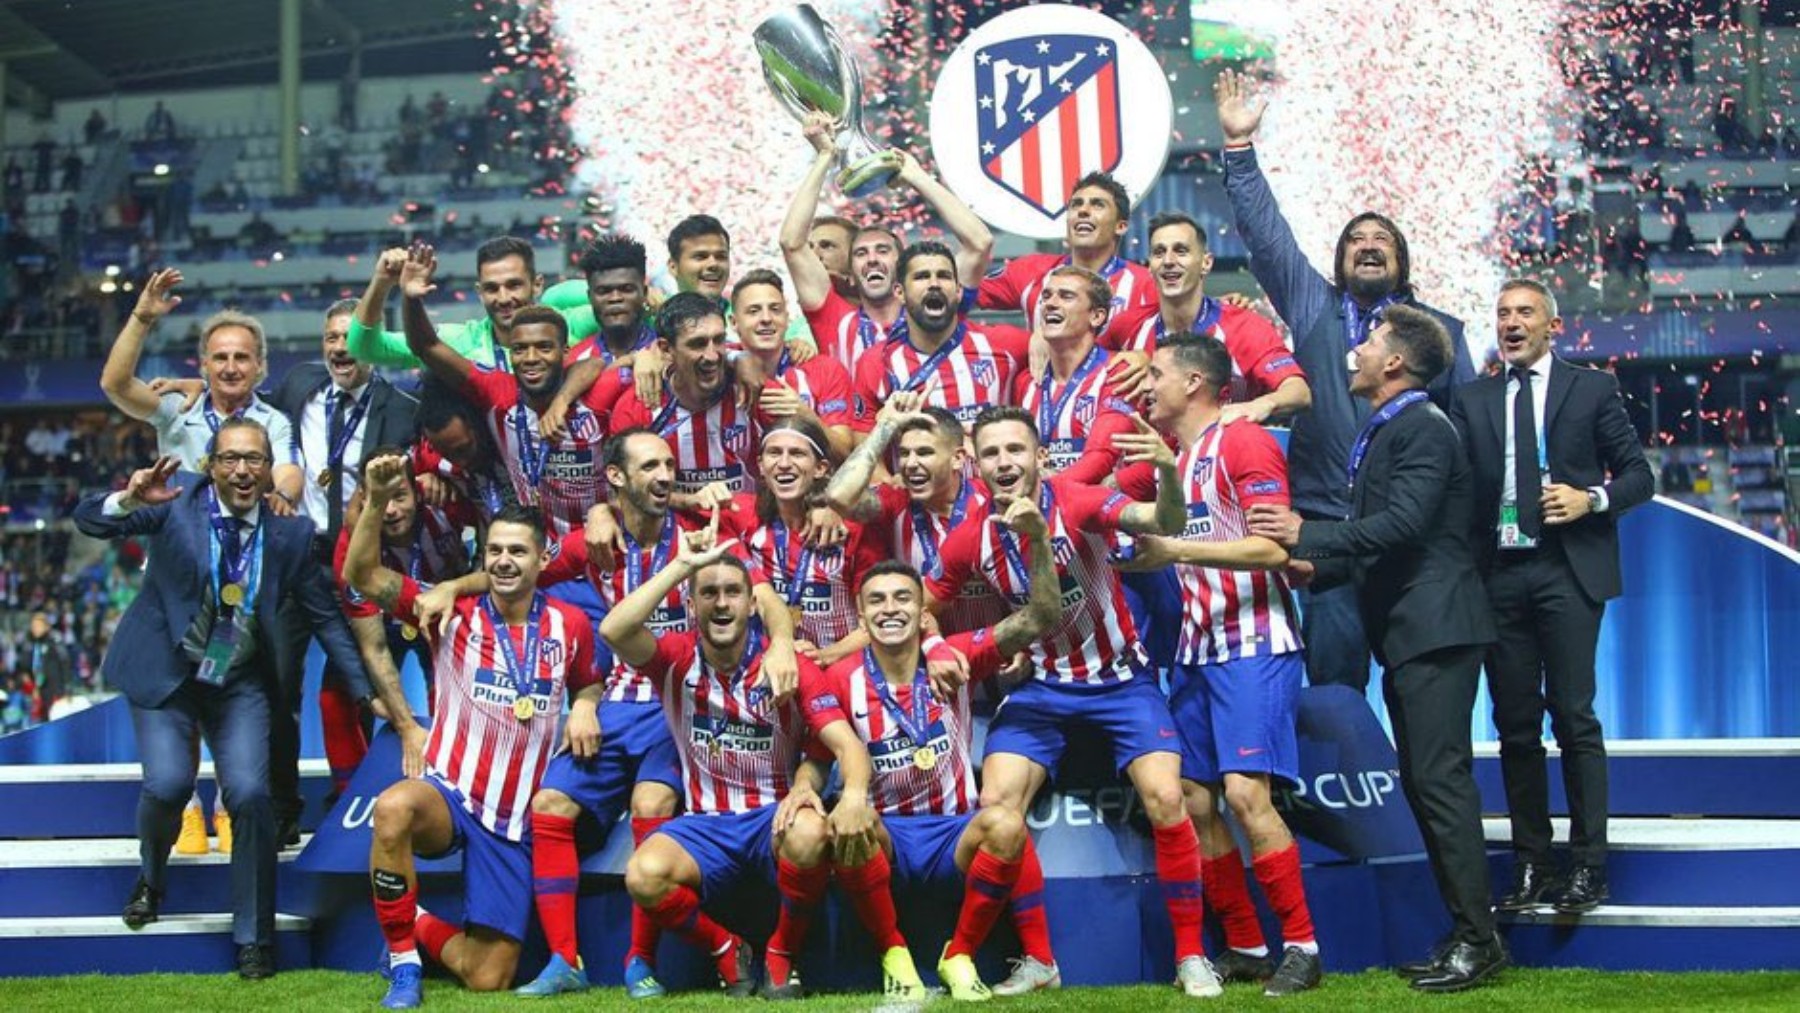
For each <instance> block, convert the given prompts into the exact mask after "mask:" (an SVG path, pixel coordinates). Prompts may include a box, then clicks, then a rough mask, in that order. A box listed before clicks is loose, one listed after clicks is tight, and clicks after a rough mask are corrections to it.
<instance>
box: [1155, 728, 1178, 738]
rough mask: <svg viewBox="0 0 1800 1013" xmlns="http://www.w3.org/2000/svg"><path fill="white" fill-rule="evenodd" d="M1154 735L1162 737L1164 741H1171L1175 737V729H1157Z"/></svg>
mask: <svg viewBox="0 0 1800 1013" xmlns="http://www.w3.org/2000/svg"><path fill="white" fill-rule="evenodd" d="M1156 734H1158V735H1160V736H1162V737H1163V738H1165V739H1172V738H1174V737H1175V729H1173V728H1158V729H1157V730H1156Z"/></svg>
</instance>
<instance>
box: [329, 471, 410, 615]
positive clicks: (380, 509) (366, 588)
mask: <svg viewBox="0 0 1800 1013" xmlns="http://www.w3.org/2000/svg"><path fill="white" fill-rule="evenodd" d="M368 475H369V480H368V490H369V493H368V495H369V501H368V502H367V503H366V504H364V505H363V510H362V513H361V514H360V515H359V516H358V517H357V518H356V526H355V527H354V528H352V529H350V545H349V547H348V548H346V549H345V550H344V583H346V584H349V585H350V586H351V587H353V588H355V589H356V593H357V594H360V595H362V596H363V597H364V598H367V599H369V600H370V601H372V602H374V603H375V604H376V605H378V606H380V607H381V611H383V612H385V613H387V614H388V615H393V614H394V609H395V608H397V607H398V606H399V602H400V588H401V586H402V579H401V576H400V574H398V573H396V572H394V571H393V570H390V569H388V568H387V567H386V566H383V565H382V563H381V518H382V515H383V514H385V513H387V505H388V503H389V502H391V501H392V500H393V498H394V497H395V496H396V495H398V494H399V492H400V489H401V487H402V486H403V485H404V483H405V482H406V458H404V457H401V456H400V455H398V454H392V455H388V456H385V457H378V458H376V459H374V460H373V461H370V462H369V467H368Z"/></svg>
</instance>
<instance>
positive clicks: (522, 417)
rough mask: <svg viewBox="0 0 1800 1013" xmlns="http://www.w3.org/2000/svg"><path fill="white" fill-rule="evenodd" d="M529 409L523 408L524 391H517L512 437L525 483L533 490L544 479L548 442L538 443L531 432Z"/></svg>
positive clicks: (548, 452) (548, 451)
mask: <svg viewBox="0 0 1800 1013" xmlns="http://www.w3.org/2000/svg"><path fill="white" fill-rule="evenodd" d="M529 411H530V409H528V408H526V407H525V391H524V389H523V388H521V389H520V390H519V400H518V401H517V402H516V403H515V404H514V406H513V412H512V421H513V435H515V436H517V437H518V440H519V466H520V467H521V468H523V469H525V481H526V483H528V484H529V485H530V486H531V487H532V488H533V489H535V488H537V486H538V482H539V480H541V479H542V478H543V477H544V462H545V461H548V460H549V459H550V441H549V440H544V441H542V442H540V441H539V440H538V439H537V436H536V434H534V433H533V432H532V431H531V421H530V415H529V414H528V413H529Z"/></svg>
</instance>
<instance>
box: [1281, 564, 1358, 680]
mask: <svg viewBox="0 0 1800 1013" xmlns="http://www.w3.org/2000/svg"><path fill="white" fill-rule="evenodd" d="M1295 597H1296V598H1297V599H1298V600H1299V603H1300V639H1301V642H1302V643H1304V644H1305V645H1306V681H1307V683H1308V684H1310V685H1313V686H1349V687H1350V688H1351V689H1354V690H1356V691H1357V692H1358V693H1367V692H1368V690H1369V637H1368V634H1367V633H1365V632H1364V631H1363V621H1362V609H1361V608H1360V607H1359V606H1358V605H1357V601H1356V585H1355V584H1354V583H1344V584H1340V585H1338V586H1337V587H1334V588H1331V589H1330V590H1327V591H1314V590H1312V589H1310V588H1300V589H1298V593H1297V594H1296V595H1295Z"/></svg>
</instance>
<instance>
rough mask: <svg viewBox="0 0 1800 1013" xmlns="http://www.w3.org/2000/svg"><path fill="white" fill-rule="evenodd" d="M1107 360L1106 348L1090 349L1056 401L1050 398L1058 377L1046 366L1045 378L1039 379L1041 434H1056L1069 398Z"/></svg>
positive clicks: (1038, 421)
mask: <svg viewBox="0 0 1800 1013" xmlns="http://www.w3.org/2000/svg"><path fill="white" fill-rule="evenodd" d="M1105 361H1106V350H1105V349H1103V348H1101V347H1100V346H1099V345H1095V346H1094V347H1093V348H1090V349H1088V354H1087V358H1085V359H1083V360H1081V365H1079V366H1076V367H1075V372H1073V373H1071V374H1069V382H1068V383H1066V384H1064V385H1063V389H1062V393H1061V394H1058V395H1057V396H1056V400H1055V401H1054V402H1052V401H1051V400H1050V385H1051V383H1052V382H1053V381H1054V380H1055V379H1056V371H1055V370H1053V369H1051V368H1050V367H1049V366H1045V367H1044V378H1043V379H1042V380H1040V381H1038V418H1037V426H1038V434H1039V435H1040V436H1042V437H1043V438H1044V439H1046V440H1047V439H1049V438H1050V437H1051V436H1053V435H1055V433H1056V422H1057V420H1058V419H1060V418H1062V417H1063V409H1064V408H1067V407H1068V406H1069V398H1071V397H1074V396H1075V392H1076V391H1077V390H1079V389H1081V383H1082V381H1083V380H1086V379H1087V377H1088V374H1089V373H1092V372H1093V371H1094V370H1095V369H1096V368H1097V367H1098V366H1099V365H1100V364H1101V363H1103V362H1105Z"/></svg>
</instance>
